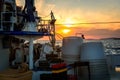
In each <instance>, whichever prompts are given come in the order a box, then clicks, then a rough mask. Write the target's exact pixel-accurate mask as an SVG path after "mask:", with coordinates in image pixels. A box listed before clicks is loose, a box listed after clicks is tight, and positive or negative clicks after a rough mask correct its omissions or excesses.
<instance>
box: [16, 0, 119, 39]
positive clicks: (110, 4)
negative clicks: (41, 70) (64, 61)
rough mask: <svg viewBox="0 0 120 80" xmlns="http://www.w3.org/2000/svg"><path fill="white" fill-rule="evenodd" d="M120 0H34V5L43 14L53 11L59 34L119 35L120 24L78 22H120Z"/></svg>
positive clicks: (86, 35)
mask: <svg viewBox="0 0 120 80" xmlns="http://www.w3.org/2000/svg"><path fill="white" fill-rule="evenodd" d="M119 2H120V0H100V1H99V0H92V1H91V0H35V5H36V6H37V7H36V8H37V11H38V14H39V16H41V17H45V16H47V15H49V13H50V11H51V10H52V11H53V12H54V15H55V17H56V19H57V21H56V32H57V33H59V34H60V35H62V36H75V35H76V33H82V34H84V35H85V37H86V38H87V39H88V38H90V39H91V38H95V39H99V38H108V37H119V38H120V23H114V24H113V23H112V24H76V23H91V22H116V21H120V6H119V4H118V3H119ZM17 3H18V4H19V5H22V4H23V3H24V2H23V0H17ZM22 6H23V5H22ZM62 24H63V25H62ZM66 24H69V25H66ZM70 24H72V25H70ZM63 30H64V32H63ZM78 36H79V35H78Z"/></svg>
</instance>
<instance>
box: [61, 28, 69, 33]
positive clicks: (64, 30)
mask: <svg viewBox="0 0 120 80" xmlns="http://www.w3.org/2000/svg"><path fill="white" fill-rule="evenodd" d="M62 32H63V33H64V34H68V33H69V32H70V29H63V30H62Z"/></svg>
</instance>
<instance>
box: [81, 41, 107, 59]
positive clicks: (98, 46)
mask: <svg viewBox="0 0 120 80" xmlns="http://www.w3.org/2000/svg"><path fill="white" fill-rule="evenodd" d="M80 49H81V50H80V53H81V58H80V60H81V61H87V60H91V59H105V55H104V47H103V44H102V42H87V43H83V44H82V46H81V48H80Z"/></svg>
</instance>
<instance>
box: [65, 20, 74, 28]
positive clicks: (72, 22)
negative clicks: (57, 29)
mask: <svg viewBox="0 0 120 80" xmlns="http://www.w3.org/2000/svg"><path fill="white" fill-rule="evenodd" d="M74 23H75V21H74V20H73V19H71V18H67V19H65V21H64V25H65V26H66V27H72V25H73V24H74Z"/></svg>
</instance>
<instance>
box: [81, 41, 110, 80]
mask: <svg viewBox="0 0 120 80" xmlns="http://www.w3.org/2000/svg"><path fill="white" fill-rule="evenodd" d="M80 53H81V57H80V61H83V62H84V61H88V62H89V65H90V75H91V80H110V77H109V72H108V67H107V62H106V58H105V54H104V47H103V44H102V42H86V43H83V44H82V46H81V48H80ZM81 72H83V74H84V75H87V74H88V73H86V69H85V68H83V69H82V71H81Z"/></svg>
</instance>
